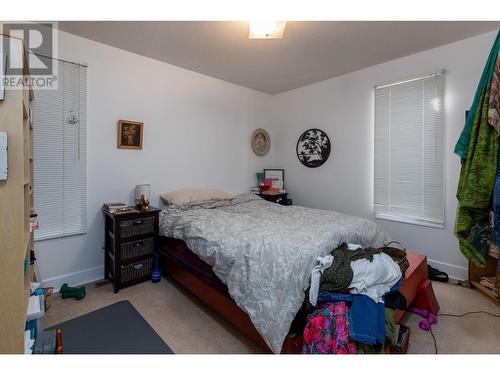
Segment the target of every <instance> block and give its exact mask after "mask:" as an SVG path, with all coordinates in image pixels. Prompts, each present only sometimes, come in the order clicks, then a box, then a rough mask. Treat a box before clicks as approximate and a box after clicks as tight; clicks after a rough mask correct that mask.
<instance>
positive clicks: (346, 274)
mask: <svg viewBox="0 0 500 375" xmlns="http://www.w3.org/2000/svg"><path fill="white" fill-rule="evenodd" d="M379 253H380V250H377V249H373V248H366V249H357V250H349V248H348V246H347V244H346V243H345V242H344V243H342V244H341V245H340V246H339V247H337V248H336V249H334V250H333V251H332V252H331V253H330V255H332V256H333V263H332V265H331V266H330V267H328V268H327V269H325V271H323V274H322V275H321V280H320V287H319V289H321V290H324V291H327V290H328V291H338V290H342V289H345V288H347V287H349V285H350V284H351V282H352V279H353V269H352V267H351V262H354V261H356V260H359V259H366V260H367V261H372V260H373V256H374V255H375V254H379Z"/></svg>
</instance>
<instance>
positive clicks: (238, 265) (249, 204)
mask: <svg viewBox="0 0 500 375" xmlns="http://www.w3.org/2000/svg"><path fill="white" fill-rule="evenodd" d="M160 234H161V235H162V236H167V237H175V238H179V239H182V240H184V241H185V242H186V244H187V245H188V247H189V248H190V249H191V250H192V251H193V252H195V253H196V254H197V255H198V256H199V257H200V258H201V259H202V260H204V261H205V262H206V263H208V264H209V265H211V266H212V267H213V271H214V272H215V274H216V275H217V276H218V277H219V278H220V279H221V280H222V281H223V282H224V283H225V284H226V285H227V287H228V290H229V293H230V295H231V297H232V298H233V299H234V301H235V302H236V303H237V304H238V306H239V307H241V308H242V309H243V310H244V311H245V312H246V313H247V314H248V315H249V317H250V319H251V320H252V322H253V324H254V326H255V328H256V329H257V331H259V333H260V334H261V336H262V337H263V338H264V340H265V341H266V343H267V344H268V346H269V348H270V349H271V350H272V351H273V352H275V353H278V352H280V351H281V347H282V345H283V341H284V339H285V337H286V335H287V333H288V331H289V329H290V324H291V323H292V321H293V319H294V317H295V315H296V314H297V312H298V310H299V309H300V307H301V305H302V303H303V301H304V298H305V291H306V290H307V288H308V286H309V282H310V275H311V270H312V268H313V266H314V264H315V261H316V257H318V256H322V255H325V254H328V253H329V252H331V251H332V250H333V249H334V248H336V247H337V246H338V245H340V244H341V243H342V242H348V243H355V244H359V245H361V246H363V247H367V246H373V247H379V246H382V245H383V244H384V243H387V242H388V241H389V240H390V238H389V236H388V235H387V234H386V233H385V232H384V231H383V230H382V229H381V228H380V227H379V226H378V225H377V224H375V223H374V222H372V221H370V220H367V219H362V218H359V217H354V216H348V215H344V214H341V213H338V212H335V211H327V210H318V209H310V208H305V207H299V206H280V205H278V204H275V203H270V202H267V201H265V200H263V199H261V198H259V197H258V196H256V195H253V194H241V195H238V196H236V197H235V198H234V199H229V200H224V201H218V202H211V203H206V204H200V205H192V206H184V207H181V206H167V207H166V208H164V209H163V211H162V212H161V214H160Z"/></svg>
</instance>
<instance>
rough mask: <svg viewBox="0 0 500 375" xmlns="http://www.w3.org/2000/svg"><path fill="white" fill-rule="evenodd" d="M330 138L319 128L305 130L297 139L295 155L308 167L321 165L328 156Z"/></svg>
mask: <svg viewBox="0 0 500 375" xmlns="http://www.w3.org/2000/svg"><path fill="white" fill-rule="evenodd" d="M330 151H331V145H330V139H329V138H328V136H327V135H326V133H325V132H324V131H322V130H319V129H309V130H306V131H305V132H304V133H302V135H301V136H300V138H299V140H298V141H297V157H298V158H299V160H300V162H301V163H302V164H304V165H305V166H306V167H309V168H317V167H319V166H321V165H323V164H324V163H325V162H326V161H327V160H328V157H329V156H330Z"/></svg>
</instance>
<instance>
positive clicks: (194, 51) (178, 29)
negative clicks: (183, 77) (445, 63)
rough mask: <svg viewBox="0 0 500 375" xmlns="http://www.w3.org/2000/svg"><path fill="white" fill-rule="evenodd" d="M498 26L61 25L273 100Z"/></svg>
mask: <svg viewBox="0 0 500 375" xmlns="http://www.w3.org/2000/svg"><path fill="white" fill-rule="evenodd" d="M499 27H500V22H475V21H474V22H471V21H466V22H455V21H453V22H451V21H450V22H430V21H425V22H402V21H401V22H399V21H398V22H362V21H359V22H354V21H352V22H351V21H348V22H338V21H303V22H288V24H287V26H286V29H285V33H284V37H283V39H282V40H250V39H248V23H247V22H239V21H233V22H226V21H224V22H216V21H206V22H204V21H196V22H195V21H192V22H191V21H175V22H171V21H163V22H135V21H130V22H124V21H109V22H108V21H105V22H94V21H91V22H87V21H78V22H76V21H75V22H59V28H60V29H61V30H63V31H67V32H69V33H72V34H76V35H79V36H82V37H84V38H88V39H92V40H95V41H98V42H101V43H105V44H108V45H111V46H114V47H118V48H121V49H124V50H127V51H130V52H134V53H137V54H140V55H143V56H147V57H151V58H153V59H156V60H160V61H164V62H166V63H169V64H172V65H177V66H180V67H182V68H185V69H188V70H192V71H195V72H198V73H202V74H206V75H208V76H211V77H215V78H219V79H222V80H225V81H229V82H232V83H235V84H237V85H241V86H245V87H248V88H251V89H255V90H258V91H262V92H265V93H268V94H277V93H280V92H283V91H288V90H291V89H294V88H297V87H301V86H304V85H308V84H311V83H314V82H318V81H322V80H325V79H328V78H332V77H335V76H339V75H342V74H346V73H349V72H353V71H356V70H359V69H363V68H366V67H369V66H373V65H376V64H380V63H382V62H385V61H389V60H393V59H396V58H399V57H403V56H407V55H411V54H414V53H417V52H420V51H424V50H426V49H430V48H434V47H438V46H441V45H444V44H448V43H451V42H454V41H457V40H461V39H465V38H469V37H472V36H474V35H479V34H482V33H485V32H488V31H492V30H495V29H497V28H499Z"/></svg>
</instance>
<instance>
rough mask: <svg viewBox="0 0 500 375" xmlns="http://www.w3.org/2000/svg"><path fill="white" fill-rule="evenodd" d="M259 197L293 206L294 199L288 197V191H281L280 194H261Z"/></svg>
mask: <svg viewBox="0 0 500 375" xmlns="http://www.w3.org/2000/svg"><path fill="white" fill-rule="evenodd" d="M259 197H261V198H264V199H265V200H266V201H269V202H273V203H278V204H281V205H282V206H291V205H292V200H291V199H288V193H280V194H262V193H260V194H259Z"/></svg>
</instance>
